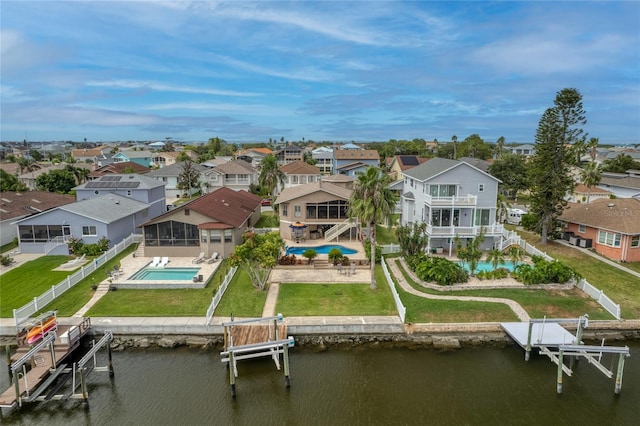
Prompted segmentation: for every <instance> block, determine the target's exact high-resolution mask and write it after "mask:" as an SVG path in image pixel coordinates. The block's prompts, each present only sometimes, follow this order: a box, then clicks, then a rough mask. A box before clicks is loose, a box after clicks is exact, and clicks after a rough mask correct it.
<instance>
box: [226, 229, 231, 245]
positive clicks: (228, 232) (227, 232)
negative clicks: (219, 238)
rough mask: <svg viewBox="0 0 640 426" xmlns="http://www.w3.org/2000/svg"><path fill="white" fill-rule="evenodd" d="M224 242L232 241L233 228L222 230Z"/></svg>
mask: <svg viewBox="0 0 640 426" xmlns="http://www.w3.org/2000/svg"><path fill="white" fill-rule="evenodd" d="M224 242H225V243H230V242H233V229H225V230H224Z"/></svg>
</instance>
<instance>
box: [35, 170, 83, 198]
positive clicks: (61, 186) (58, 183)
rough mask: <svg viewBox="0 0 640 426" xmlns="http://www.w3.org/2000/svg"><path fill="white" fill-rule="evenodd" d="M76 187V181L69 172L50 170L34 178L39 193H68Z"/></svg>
mask: <svg viewBox="0 0 640 426" xmlns="http://www.w3.org/2000/svg"><path fill="white" fill-rule="evenodd" d="M75 186H76V179H75V177H74V176H73V173H71V172H70V171H69V170H65V169H62V170H51V171H50V172H48V173H44V174H41V175H40V176H38V177H37V178H36V188H38V189H39V190H41V191H48V192H58V193H60V194H67V193H69V192H70V191H71V190H72V189H73V188H74V187H75Z"/></svg>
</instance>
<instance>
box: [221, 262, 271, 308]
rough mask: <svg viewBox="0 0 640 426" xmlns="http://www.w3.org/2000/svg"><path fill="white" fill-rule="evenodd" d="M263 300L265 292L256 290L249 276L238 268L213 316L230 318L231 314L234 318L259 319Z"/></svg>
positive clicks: (265, 295)
mask: <svg viewBox="0 0 640 426" xmlns="http://www.w3.org/2000/svg"><path fill="white" fill-rule="evenodd" d="M265 300H267V290H266V289H265V290H263V291H261V290H256V288H255V287H254V286H253V285H252V284H251V280H250V279H249V275H248V274H247V273H246V272H245V271H244V270H243V269H242V268H238V271H237V272H236V274H235V275H234V277H233V279H232V280H231V283H229V287H227V291H226V292H225V293H224V296H222V300H221V301H220V304H219V305H218V307H217V308H216V311H215V313H214V314H215V316H218V317H230V316H231V314H233V315H234V317H236V318H239V317H243V318H256V317H261V316H262V309H263V308H264V302H265Z"/></svg>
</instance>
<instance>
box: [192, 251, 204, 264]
mask: <svg viewBox="0 0 640 426" xmlns="http://www.w3.org/2000/svg"><path fill="white" fill-rule="evenodd" d="M202 262H204V252H203V251H201V252H200V254H199V255H198V257H196V258H195V259H193V260H192V261H191V263H202Z"/></svg>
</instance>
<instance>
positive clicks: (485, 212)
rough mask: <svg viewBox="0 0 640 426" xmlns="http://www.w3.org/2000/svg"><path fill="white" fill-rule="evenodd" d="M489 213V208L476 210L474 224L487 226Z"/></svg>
mask: <svg viewBox="0 0 640 426" xmlns="http://www.w3.org/2000/svg"><path fill="white" fill-rule="evenodd" d="M490 213H491V210H489V209H482V210H476V220H475V225H476V226H488V225H489V216H490Z"/></svg>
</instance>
